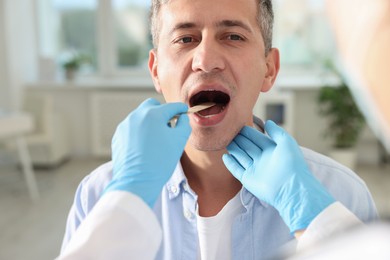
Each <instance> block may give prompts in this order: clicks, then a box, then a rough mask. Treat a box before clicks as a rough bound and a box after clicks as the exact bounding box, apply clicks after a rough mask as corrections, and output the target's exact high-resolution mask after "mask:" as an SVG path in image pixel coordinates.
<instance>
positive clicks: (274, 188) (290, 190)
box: [223, 121, 335, 233]
mask: <svg viewBox="0 0 390 260" xmlns="http://www.w3.org/2000/svg"><path fill="white" fill-rule="evenodd" d="M265 130H266V132H267V133H268V135H269V136H270V137H271V138H269V137H267V136H266V135H264V134H262V133H261V132H259V131H257V130H255V129H254V128H251V127H247V126H245V127H244V128H243V129H242V130H241V132H240V133H239V134H238V135H237V136H236V137H235V139H234V140H233V141H232V142H231V144H229V146H228V147H227V149H228V152H229V154H225V155H224V156H223V161H224V163H225V165H226V167H227V168H228V169H229V171H230V172H231V173H232V174H233V175H234V176H235V177H236V178H237V179H238V180H239V181H241V183H242V184H243V185H244V187H245V188H246V189H247V190H249V191H250V192H251V193H252V194H254V195H255V196H256V197H257V198H258V199H260V200H263V201H265V202H267V203H268V204H270V205H272V206H273V207H275V208H276V209H277V210H278V212H279V214H280V215H281V217H282V219H283V220H284V222H285V223H286V225H287V226H288V227H289V229H290V231H291V232H292V233H294V232H295V231H298V230H302V229H305V228H307V227H308V225H309V224H310V223H311V221H312V220H313V219H314V218H315V217H316V216H317V215H318V214H319V213H320V212H321V211H323V210H324V209H325V208H326V207H327V206H329V205H330V204H331V203H333V202H334V201H335V200H334V198H333V197H332V196H331V195H330V194H329V193H328V191H327V190H326V189H325V188H324V187H323V186H322V184H321V183H320V182H319V181H318V180H317V179H316V178H315V177H314V176H313V175H312V173H311V172H310V170H309V168H308V166H307V164H306V161H305V159H304V157H303V154H302V152H301V150H300V148H299V146H298V144H297V143H296V141H295V140H294V139H293V138H292V137H291V136H290V135H289V134H288V133H287V132H285V131H284V130H283V129H282V128H280V127H279V126H277V125H276V124H275V123H274V122H272V121H267V123H266V124H265Z"/></svg>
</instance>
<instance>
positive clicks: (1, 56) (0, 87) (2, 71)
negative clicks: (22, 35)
mask: <svg viewBox="0 0 390 260" xmlns="http://www.w3.org/2000/svg"><path fill="white" fill-rule="evenodd" d="M5 45H6V40H5V10H4V1H0V109H1V108H3V109H8V108H9V107H10V102H9V88H8V78H7V66H6V65H7V62H6V49H5Z"/></svg>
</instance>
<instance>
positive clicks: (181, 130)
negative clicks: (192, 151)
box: [169, 114, 192, 145]
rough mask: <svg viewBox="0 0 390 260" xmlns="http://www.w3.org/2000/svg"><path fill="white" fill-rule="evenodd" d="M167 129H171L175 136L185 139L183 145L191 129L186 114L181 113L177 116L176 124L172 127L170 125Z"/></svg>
mask: <svg viewBox="0 0 390 260" xmlns="http://www.w3.org/2000/svg"><path fill="white" fill-rule="evenodd" d="M169 129H170V131H172V134H173V135H174V136H175V137H178V136H180V137H182V138H183V140H184V139H185V143H184V145H185V144H186V143H187V140H188V138H189V137H190V134H191V131H192V128H191V125H190V119H189V117H188V115H187V114H182V115H181V116H180V117H179V118H178V120H177V123H176V126H175V127H173V128H171V127H170V128H169Z"/></svg>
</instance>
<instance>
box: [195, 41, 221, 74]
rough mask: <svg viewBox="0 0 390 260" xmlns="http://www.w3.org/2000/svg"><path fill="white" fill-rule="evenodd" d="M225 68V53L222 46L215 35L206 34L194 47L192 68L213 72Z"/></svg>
mask: <svg viewBox="0 0 390 260" xmlns="http://www.w3.org/2000/svg"><path fill="white" fill-rule="evenodd" d="M224 68H225V61H224V55H223V53H222V49H221V46H219V44H218V42H217V40H216V39H214V38H213V37H207V36H204V37H203V38H202V41H201V42H200V43H199V44H198V46H196V48H195V49H194V53H193V57H192V70H193V71H202V72H212V71H215V70H223V69H224Z"/></svg>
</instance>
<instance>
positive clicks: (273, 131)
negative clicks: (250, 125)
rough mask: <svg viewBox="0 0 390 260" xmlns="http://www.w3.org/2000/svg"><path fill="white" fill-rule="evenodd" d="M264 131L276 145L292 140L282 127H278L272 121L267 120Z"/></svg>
mask: <svg viewBox="0 0 390 260" xmlns="http://www.w3.org/2000/svg"><path fill="white" fill-rule="evenodd" d="M264 128H265V131H266V132H267V134H268V135H269V136H270V137H271V138H272V139H273V140H274V141H275V142H276V143H277V144H278V143H281V142H283V141H285V140H293V141H295V139H294V138H292V137H291V136H290V135H289V134H288V133H287V132H286V131H285V130H284V129H283V128H282V127H280V126H278V125H277V124H275V122H273V121H272V120H267V122H266V123H265V126H264Z"/></svg>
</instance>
